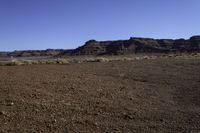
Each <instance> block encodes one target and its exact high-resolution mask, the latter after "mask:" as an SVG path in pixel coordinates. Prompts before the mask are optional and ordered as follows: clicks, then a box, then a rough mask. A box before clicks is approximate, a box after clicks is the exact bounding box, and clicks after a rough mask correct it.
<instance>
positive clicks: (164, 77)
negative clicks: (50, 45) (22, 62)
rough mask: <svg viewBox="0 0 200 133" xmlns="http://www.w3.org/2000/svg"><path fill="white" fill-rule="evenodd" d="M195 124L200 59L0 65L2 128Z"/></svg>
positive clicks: (99, 131) (94, 131)
mask: <svg viewBox="0 0 200 133" xmlns="http://www.w3.org/2000/svg"><path fill="white" fill-rule="evenodd" d="M43 132H44V133H47V132H52V133H57V132H60V133H134V132H135V133H138V132H141V133H143V132H152V133H154V132H155V133H157V132H159V133H165V132H186V133H187V132H188V133H190V132H195V133H196V132H200V60H199V59H172V58H171V59H155V60H134V61H114V62H90V63H82V64H78V63H76V64H69V65H30V66H1V67H0V133H43Z"/></svg>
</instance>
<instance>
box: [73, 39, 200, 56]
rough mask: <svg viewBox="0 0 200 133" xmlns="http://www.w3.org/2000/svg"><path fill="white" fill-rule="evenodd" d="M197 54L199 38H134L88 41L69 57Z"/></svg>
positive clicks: (199, 47) (199, 49)
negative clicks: (171, 53) (169, 53)
mask: <svg viewBox="0 0 200 133" xmlns="http://www.w3.org/2000/svg"><path fill="white" fill-rule="evenodd" d="M197 51H198V52H199V51H200V36H193V37H191V38H190V39H189V40H185V39H177V40H173V39H152V38H135V37H131V38H130V39H129V40H118V41H96V40H90V41H88V42H86V43H85V45H83V46H81V47H79V48H77V49H75V50H73V51H72V54H71V55H104V54H106V55H120V54H137V53H168V52H197Z"/></svg>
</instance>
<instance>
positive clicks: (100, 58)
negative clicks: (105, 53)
mask: <svg viewBox="0 0 200 133" xmlns="http://www.w3.org/2000/svg"><path fill="white" fill-rule="evenodd" d="M95 61H97V62H109V61H110V60H109V59H108V58H104V57H99V58H97V59H95Z"/></svg>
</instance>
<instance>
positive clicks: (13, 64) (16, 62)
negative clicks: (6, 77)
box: [6, 59, 24, 66]
mask: <svg viewBox="0 0 200 133" xmlns="http://www.w3.org/2000/svg"><path fill="white" fill-rule="evenodd" d="M6 65H7V66H21V65H24V63H23V62H22V61H21V60H16V59H13V60H12V61H11V62H8V63H7V64H6Z"/></svg>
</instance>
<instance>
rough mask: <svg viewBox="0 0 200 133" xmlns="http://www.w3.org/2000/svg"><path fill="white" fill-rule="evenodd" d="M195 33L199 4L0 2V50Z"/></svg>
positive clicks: (199, 29)
mask: <svg viewBox="0 0 200 133" xmlns="http://www.w3.org/2000/svg"><path fill="white" fill-rule="evenodd" d="M197 34H200V0H0V51H8V50H9V51H10V50H20V49H47V48H65V49H68V48H75V47H77V46H80V45H82V44H84V42H85V41H87V40H90V39H96V40H115V39H128V38H129V37H131V36H137V37H152V38H186V39H187V38H189V37H190V36H192V35H197Z"/></svg>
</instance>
